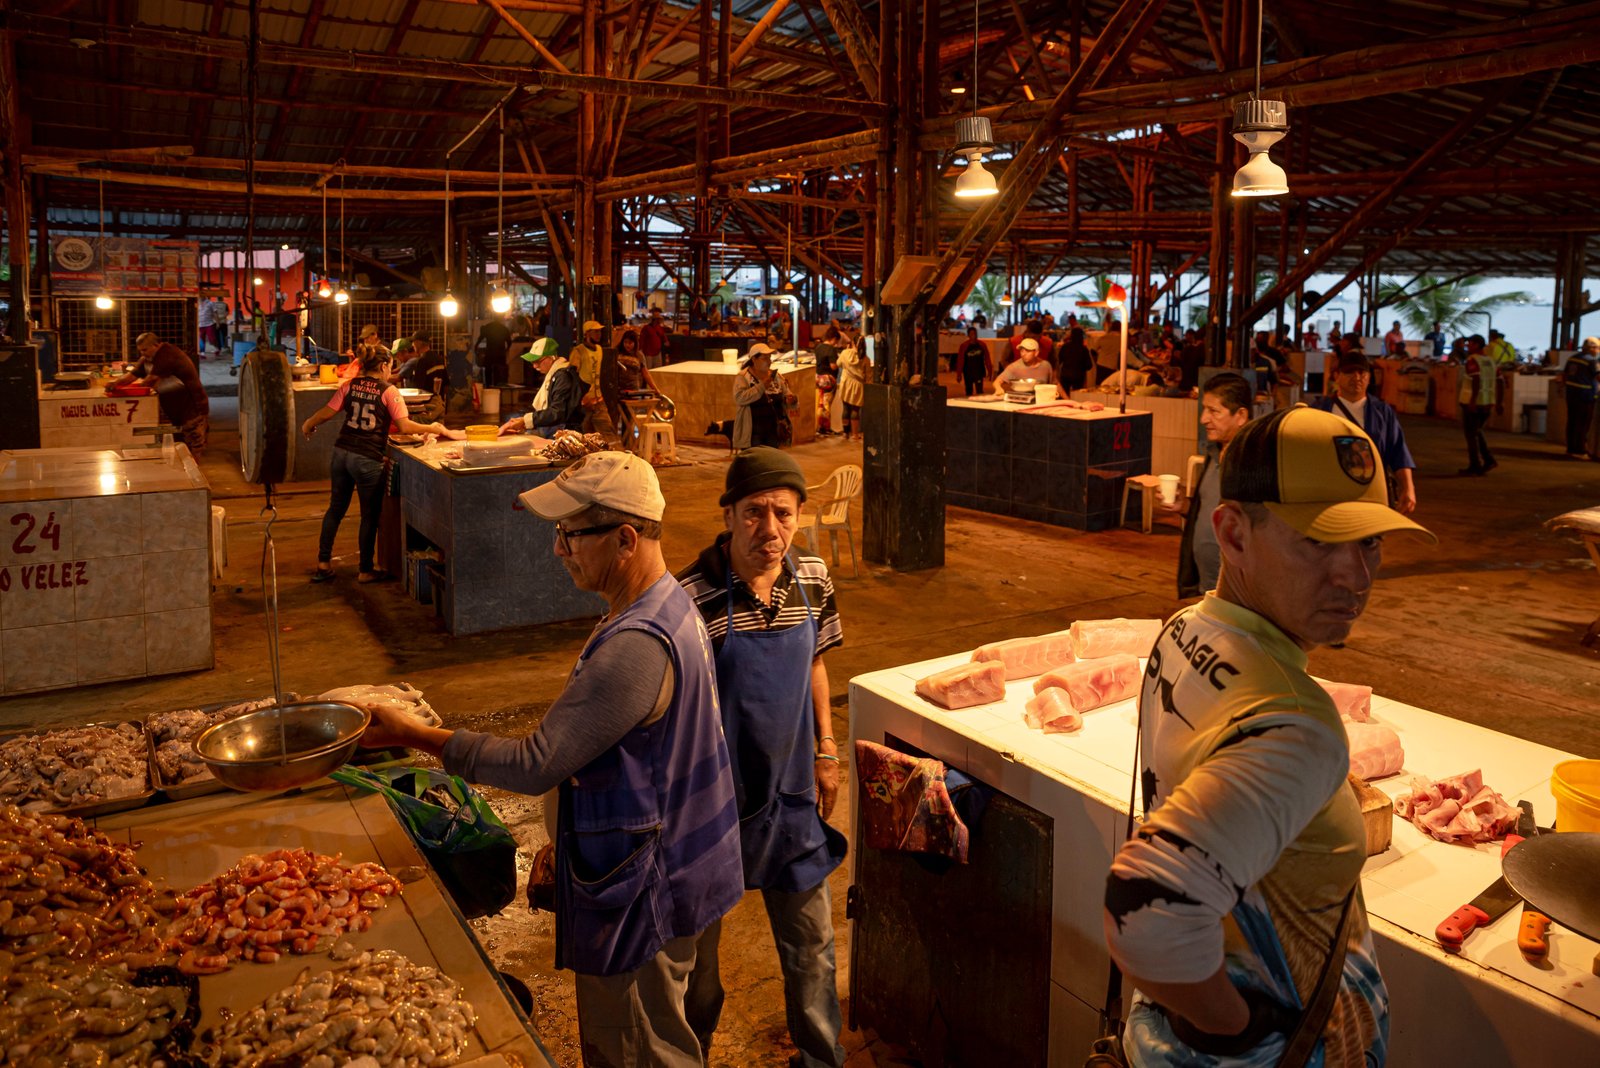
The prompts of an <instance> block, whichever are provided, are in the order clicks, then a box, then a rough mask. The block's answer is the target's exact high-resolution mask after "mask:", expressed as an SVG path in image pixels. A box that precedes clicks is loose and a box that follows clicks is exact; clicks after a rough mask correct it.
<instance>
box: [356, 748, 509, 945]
mask: <svg viewBox="0 0 1600 1068" xmlns="http://www.w3.org/2000/svg"><path fill="white" fill-rule="evenodd" d="M329 778H331V779H333V780H334V781H335V782H341V783H343V784H345V785H346V786H353V787H355V788H356V789H358V790H366V791H369V792H372V793H380V794H382V795H383V796H384V797H385V798H386V799H387V800H388V802H389V807H390V808H392V809H393V810H394V814H395V815H396V816H397V817H398V818H399V820H400V824H401V826H403V827H405V829H406V831H407V832H408V833H409V834H410V835H411V839H412V841H414V842H416V844H417V848H418V849H419V850H421V852H422V855H423V856H424V857H426V858H427V859H428V863H429V864H431V865H432V866H433V870H434V872H435V873H437V874H438V876H439V881H440V882H442V883H443V884H444V887H445V889H446V890H448V891H449V892H450V896H451V898H453V899H454V900H455V903H456V907H457V908H458V909H460V910H461V914H462V915H463V916H465V917H466V918H467V919H469V920H470V919H473V918H475V917H478V916H492V915H494V914H495V913H497V912H499V911H500V910H501V909H503V908H505V907H506V906H507V905H509V904H510V903H511V900H512V899H513V898H515V897H516V896H517V865H516V856H517V840H516V839H515V838H514V837H513V836H512V834H511V832H510V831H509V830H507V829H506V825H505V824H504V823H502V822H500V817H499V816H496V815H495V814H494V809H492V808H490V807H489V803H488V802H487V801H485V800H484V799H483V797H482V796H481V795H479V793H478V792H477V791H476V790H474V789H473V788H472V787H471V786H469V785H468V784H467V782H466V780H464V779H462V778H461V777H460V776H459V775H447V774H446V773H444V772H442V771H437V770H434V769H431V768H383V769H380V770H378V771H373V770H370V769H367V768H354V767H350V766H348V765H347V766H345V767H343V768H340V769H339V770H338V771H336V772H334V773H333V774H332V775H330V776H329ZM435 787H437V788H438V789H437V790H435V789H434V788H435ZM430 791H432V793H431V795H430V796H432V797H434V798H440V800H443V798H448V799H449V801H450V805H449V807H446V806H445V805H444V804H440V803H437V802H436V801H434V800H429V799H427V798H425V797H424V796H423V795H424V794H429V793H430ZM441 794H442V795H443V797H441Z"/></svg>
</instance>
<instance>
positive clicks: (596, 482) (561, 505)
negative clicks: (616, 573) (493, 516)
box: [517, 452, 667, 522]
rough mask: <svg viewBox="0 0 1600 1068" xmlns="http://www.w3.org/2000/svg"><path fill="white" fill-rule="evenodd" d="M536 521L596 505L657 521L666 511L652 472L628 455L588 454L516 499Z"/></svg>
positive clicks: (658, 483) (567, 514) (659, 487)
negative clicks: (534, 516) (537, 518)
mask: <svg viewBox="0 0 1600 1068" xmlns="http://www.w3.org/2000/svg"><path fill="white" fill-rule="evenodd" d="M517 500H519V501H521V502H522V504H523V507H525V508H527V509H528V511H530V512H532V513H533V514H534V515H536V516H538V517H539V518H540V519H550V520H558V519H565V518H567V517H568V516H572V515H577V514H578V513H579V512H581V511H583V510H584V509H585V508H588V507H589V506H590V505H595V504H598V505H600V506H601V507H602V508H609V509H611V510H612V511H614V512H623V513H626V514H627V515H636V516H638V517H639V518H640V519H654V520H656V521H658V522H659V521H660V519H661V516H662V515H663V514H664V513H665V512H666V510H667V499H666V498H665V497H663V496H662V495H661V483H660V482H658V481H657V480H656V472H655V469H654V468H653V467H651V466H650V465H649V464H648V463H646V462H645V461H644V460H641V459H640V458H639V457H637V456H635V455H633V454H632V453H629V452H592V453H590V454H589V455H587V456H581V457H579V458H578V459H577V460H575V461H573V463H572V465H571V466H570V467H568V468H567V469H566V470H565V471H563V472H561V474H560V475H558V476H556V478H554V479H552V480H551V481H549V482H546V483H545V484H544V485H542V486H535V487H534V488H533V489H531V490H528V491H527V492H525V493H521V494H519V495H518V496H517Z"/></svg>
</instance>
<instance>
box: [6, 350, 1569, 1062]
mask: <svg viewBox="0 0 1600 1068" xmlns="http://www.w3.org/2000/svg"><path fill="white" fill-rule="evenodd" d="M219 369H220V368H217V367H216V365H210V366H208V367H206V370H207V371H208V372H210V373H211V375H215V374H216V371H217V370H219ZM222 376H224V378H225V376H226V371H225V370H222ZM208 377H209V376H208ZM234 403H235V402H234V401H233V400H232V399H224V398H218V399H216V400H215V401H214V402H213V437H212V448H211V450H210V451H209V452H208V454H207V456H206V459H205V462H204V465H203V466H204V468H205V470H206V473H207V475H208V477H209V478H210V479H211V482H212V486H213V493H214V498H215V502H216V503H219V504H222V505H224V506H225V507H226V508H227V509H228V523H227V527H228V536H229V549H230V556H231V559H230V563H229V566H228V568H227V573H226V576H225V579H224V580H223V581H222V582H220V583H219V584H218V586H217V588H216V591H215V596H214V600H213V607H214V618H215V638H216V655H217V664H216V668H215V669H214V670H212V671H209V672H202V673H198V674H192V675H187V676H178V677H172V678H164V679H153V680H148V681H143V682H138V683H131V684H114V685H106V686H99V687H92V688H85V689H80V690H73V691H69V692H65V693H57V694H47V695H41V696H34V697H21V698H12V699H8V700H4V701H0V723H4V724H24V723H31V722H43V721H56V720H73V719H80V720H81V719H82V718H85V717H87V716H90V715H93V716H96V717H104V716H106V715H107V714H112V715H131V714H145V713H151V712H156V711H161V710H164V709H170V708H175V707H181V706H185V705H192V704H197V703H202V702H210V701H222V700H229V699H238V698H245V697H254V696H258V695H261V694H264V693H267V692H269V690H270V689H271V675H270V670H269V666H268V654H267V635H266V633H265V631H264V629H263V619H264V615H263V607H262V584H261V580H260V573H261V549H262V531H263V524H262V522H261V520H260V518H259V517H258V512H259V510H260V507H261V494H260V491H259V489H257V488H255V487H249V486H246V485H244V484H243V483H242V481H241V480H240V477H239V467H238V458H237V443H236V436H235V434H234V422H235V413H236V409H235V407H234ZM1405 425H1406V431H1407V434H1408V436H1409V438H1410V442H1411V447H1412V450H1413V452H1414V453H1415V454H1416V456H1417V460H1418V463H1419V464H1420V465H1421V468H1420V471H1419V477H1418V494H1419V497H1420V499H1421V509H1420V511H1419V516H1418V517H1419V519H1420V520H1421V521H1422V522H1423V523H1425V524H1426V525H1428V526H1430V527H1431V528H1432V529H1433V530H1434V531H1435V532H1436V533H1437V534H1439V536H1440V544H1439V545H1438V546H1437V547H1430V546H1427V545H1424V544H1422V543H1420V542H1418V541H1415V540H1413V539H1409V538H1398V537H1397V538H1393V539H1391V541H1390V544H1389V545H1388V546H1387V547H1386V552H1385V566H1384V569H1383V573H1382V577H1381V579H1380V582H1379V584H1378V587H1377V590H1376V592H1375V593H1374V595H1373V597H1372V600H1371V605H1370V607H1369V609H1368V612H1367V614H1366V616H1365V617H1364V619H1363V620H1362V621H1361V623H1360V624H1359V625H1358V627H1357V629H1356V631H1355V633H1354V635H1353V636H1352V638H1351V640H1350V642H1349V643H1348V644H1347V646H1346V647H1345V648H1343V649H1339V650H1321V651H1318V652H1317V653H1315V654H1313V656H1312V668H1313V670H1314V671H1316V672H1318V673H1319V674H1324V675H1327V676H1330V677H1332V678H1337V679H1344V680H1349V681H1360V682H1367V683H1370V684H1372V685H1373V686H1374V687H1376V688H1377V689H1378V690H1379V691H1380V692H1381V693H1384V694H1386V695H1388V696H1391V697H1395V698H1398V699H1400V700H1403V701H1407V702H1410V703H1412V704H1416V705H1420V706H1422V707H1425V708H1429V709H1433V710H1435V711H1438V712H1441V713H1443V714H1446V715H1450V716H1455V717H1457V718H1460V719H1464V720H1469V721H1472V722H1476V723H1482V724H1485V725H1487V726H1491V727H1494V728H1496V729H1499V730H1503V731H1506V732H1509V733H1512V734H1516V735H1519V736H1522V737H1526V738H1529V739H1531V740H1534V741H1537V742H1541V743H1544V744H1546V745H1552V746H1556V747H1559V748H1562V749H1567V750H1571V751H1573V752H1576V753H1579V754H1581V755H1584V756H1590V757H1596V756H1600V717H1597V716H1596V714H1595V711H1596V694H1597V689H1596V682H1597V678H1600V676H1597V674H1596V671H1595V667H1596V661H1597V654H1596V653H1594V652H1590V651H1587V650H1584V649H1583V648H1582V647H1580V646H1579V644H1578V639H1579V637H1580V636H1581V635H1582V633H1583V630H1584V628H1585V627H1586V626H1587V625H1588V624H1589V622H1590V620H1591V619H1593V618H1594V617H1595V614H1596V613H1597V612H1600V576H1597V575H1596V574H1595V569H1594V567H1593V565H1592V564H1591V563H1590V561H1589V559H1588V557H1587V555H1586V554H1585V553H1584V551H1583V549H1582V547H1581V545H1580V544H1579V543H1578V541H1577V540H1576V539H1575V538H1573V537H1571V536H1569V535H1566V534H1556V533H1551V532H1548V531H1546V530H1544V529H1543V526H1542V524H1543V522H1544V521H1545V520H1547V519H1549V518H1550V517H1551V516H1554V515H1557V514H1559V513H1561V512H1564V511H1567V510H1570V509H1573V508H1578V507H1586V506H1591V505H1594V504H1595V503H1596V502H1597V499H1600V465H1596V464H1587V463H1575V462H1570V461H1566V460H1564V459H1562V457H1561V455H1560V453H1561V450H1560V449H1559V448H1557V447H1555V446H1552V445H1549V444H1547V443H1545V442H1544V441H1542V440H1536V439H1532V438H1529V437H1526V436H1520V435H1505V434H1491V435H1490V437H1491V441H1492V442H1493V445H1494V448H1495V449H1496V451H1497V455H1498V456H1499V458H1500V467H1499V469H1498V470H1497V471H1495V472H1494V473H1493V474H1491V475H1490V476H1488V477H1487V478H1481V479H1469V478H1465V477H1459V476H1457V475H1456V474H1455V473H1454V472H1455V471H1456V470H1457V469H1458V468H1459V467H1461V466H1463V465H1464V463H1465V457H1464V452H1465V450H1464V445H1463V444H1462V442H1461V438H1460V433H1459V431H1458V429H1457V427H1456V426H1455V425H1454V424H1449V423H1444V422H1440V421H1436V420H1430V419H1420V418H1418V419H1412V418H1408V419H1406V421H1405ZM682 452H683V453H684V455H685V458H686V459H688V460H690V461H691V463H690V464H689V465H688V466H683V467H677V468H671V469H667V470H664V471H662V472H661V480H662V484H663V488H664V490H665V493H666V496H667V500H668V511H667V517H666V519H667V523H666V526H667V530H666V537H665V548H666V554H667V559H668V562H669V564H670V565H671V566H673V567H678V566H681V565H682V564H684V563H686V562H688V561H689V560H690V559H691V557H692V555H693V554H694V553H695V552H697V551H698V549H699V548H701V547H702V546H703V545H704V544H705V543H707V542H708V541H709V540H710V538H711V537H712V536H713V534H714V533H715V531H716V530H717V529H718V527H719V525H720V512H719V510H718V509H717V507H716V497H717V495H718V494H719V493H720V490H721V483H722V478H723V472H724V470H725V468H724V463H725V453H723V452H721V451H720V450H715V449H692V448H685V449H683V450H682ZM795 456H796V458H797V459H798V460H799V461H800V463H801V465H802V466H803V467H804V468H805V470H806V472H807V475H808V476H809V477H810V478H811V479H812V481H814V482H820V481H821V480H822V479H823V478H824V477H825V476H826V474H827V473H828V472H829V471H830V470H832V468H833V467H835V466H836V465H838V464H841V463H847V462H859V461H860V449H859V447H852V446H848V445H846V444H844V443H842V442H840V441H838V440H836V439H825V440H822V441H819V442H817V443H814V444H812V445H807V446H803V447H801V448H799V449H796V450H795ZM326 493H327V485H326V483H314V484H304V485H294V486H290V487H287V488H286V489H285V490H284V491H283V492H281V493H280V494H279V497H278V502H277V503H278V508H279V513H278V519H277V522H276V524H275V525H274V528H273V529H274V536H275V541H276V547H277V559H278V574H279V582H280V601H281V609H280V611H281V619H280V624H281V633H280V642H281V649H282V660H283V675H284V685H285V686H286V687H287V688H289V689H292V690H297V691H300V692H309V693H316V692H319V691H321V690H324V689H328V688H331V687H333V686H336V685H348V684H352V683H358V682H368V681H382V680H399V679H405V680H409V681H411V682H413V683H415V684H416V685H418V686H421V687H422V688H423V689H424V690H426V692H427V695H428V698H429V700H430V701H431V702H432V703H433V705H434V706H435V707H436V708H438V709H439V710H440V712H441V713H442V714H443V715H444V717H445V719H446V722H447V724H449V725H453V726H461V727H470V728H473V729H478V730H492V731H496V732H499V733H502V734H508V735H517V734H520V733H524V732H526V731H528V730H530V729H532V728H533V727H534V726H535V725H536V724H537V723H538V721H539V719H540V717H541V716H542V715H543V712H544V710H545V708H546V707H547V706H548V704H549V702H550V701H551V700H552V699H553V698H554V697H555V695H556V694H557V693H558V692H559V690H560V687H561V683H562V679H563V678H564V676H565V674H566V672H567V669H568V668H569V667H570V664H571V660H572V658H573V656H574V655H575V653H576V651H577V650H578V648H579V647H580V645H581V644H582V642H583V640H584V638H585V636H586V635H587V633H588V631H589V624H588V623H585V622H578V623H572V624H564V625H556V626H548V627H543V628H536V629H529V630H523V631H513V632H506V633H498V634H490V635H483V636H478V637H470V638H451V637H450V636H448V635H446V634H443V633H441V632H440V631H439V630H438V629H437V627H436V625H435V623H434V622H433V618H432V615H431V612H430V611H429V610H427V609H424V608H423V607H422V606H420V605H417V604H415V603H413V602H411V601H410V600H408V599H407V598H406V597H405V595H404V594H403V593H401V591H400V589H399V587H398V586H396V585H393V584H389V585H375V586H358V585H357V584H356V583H355V582H354V571H355V567H354V552H355V546H354V541H355V519H354V516H352V517H351V518H350V519H349V520H348V521H347V522H346V524H345V527H344V529H343V530H341V532H340V540H339V543H338V546H337V548H336V552H337V553H338V554H340V558H339V559H338V560H337V561H336V566H338V567H339V568H340V572H341V574H340V579H339V580H338V581H336V582H335V583H333V584H331V585H326V586H314V585H311V584H309V583H308V582H307V581H306V577H307V575H308V574H309V573H310V571H311V569H312V566H313V561H314V559H315V544H316V535H317V529H318V524H319V521H320V518H321V515H322V511H323V508H324V505H325V501H326ZM856 522H857V528H856V529H857V536H858V538H859V529H860V528H859V516H857V517H856ZM946 538H947V561H948V563H947V566H945V567H944V568H942V569H939V570H934V571H927V572H920V573H915V574H897V573H895V572H892V571H889V570H886V569H884V568H880V567H875V566H872V565H866V564H863V565H862V567H861V569H860V575H859V577H852V576H851V574H850V567H849V564H848V562H847V561H846V563H845V566H844V568H843V572H842V573H840V574H837V575H836V580H837V586H838V599H839V606H840V610H841V612H842V614H843V617H844V626H845V645H844V647H843V648H841V649H838V650H836V651H834V652H833V653H831V654H830V655H829V658H828V660H829V672H830V679H831V683H832V690H833V701H834V708H835V717H836V718H835V731H834V733H835V734H836V735H837V736H838V737H840V738H844V737H846V736H847V735H848V733H849V728H848V709H847V706H846V691H847V684H848V681H849V679H850V678H851V676H853V675H856V674H859V673H861V672H864V671H869V670H874V669H877V668H882V667H886V666H890V665H894V664H899V663H906V662H910V661H915V660H921V659H924V658H927V657H931V656H936V655H940V654H944V653H949V652H955V651H960V650H964V649H970V648H972V647H973V646H975V645H977V644H979V643H980V642H984V641H989V640H992V639H997V638H1002V637H1007V636H1014V635H1023V634H1032V633H1038V632H1042V631H1046V630H1051V629H1056V628H1060V627H1064V626H1066V625H1067V624H1068V623H1070V622H1071V621H1072V620H1073V619H1076V618H1080V617H1084V618H1097V617H1102V616H1117V615H1124V616H1156V615H1165V614H1167V613H1170V612H1171V611H1173V610H1174V609H1175V608H1177V607H1178V604H1179V602H1178V601H1177V600H1176V599H1175V598H1174V596H1173V570H1174V559H1175V556H1176V552H1177V546H1178V528H1177V526H1176V524H1175V523H1171V522H1158V525H1157V527H1156V530H1155V532H1154V533H1152V534H1150V535H1145V534H1143V533H1140V532H1139V531H1138V530H1137V529H1135V528H1132V527H1130V528H1125V529H1122V530H1116V531H1109V532H1104V533H1100V534H1093V535H1081V534H1076V533H1073V532H1069V531H1063V530H1058V529H1055V528H1051V527H1046V526H1041V525H1036V524H1032V523H1026V522H1021V521H1017V520H1010V519H1003V518H1000V517H995V516H988V515H984V514H981V513H976V512H968V511H964V510H961V509H951V510H950V511H949V513H948V515H947V517H946ZM1024 561H1026V563H1024ZM1463 770H1465V769H1463ZM846 780H847V782H848V772H847V775H846ZM489 793H490V796H491V799H492V801H493V803H494V804H495V806H496V808H497V809H498V810H499V811H500V812H501V814H502V815H503V816H504V818H505V819H506V821H507V823H508V824H510V825H511V826H512V827H513V829H514V830H515V831H516V832H517V834H518V836H519V838H520V839H521V841H522V842H523V844H524V845H525V846H526V847H527V849H526V850H525V853H524V856H523V860H524V862H526V860H527V858H529V857H531V855H532V851H533V850H534V849H536V848H537V847H538V846H539V845H541V844H542V843H543V841H544V834H543V830H542V823H541V819H540V806H539V803H538V801H537V800H536V799H530V798H520V797H514V796H511V795H507V794H504V793H501V792H498V791H490V792H489ZM847 812H848V796H847V795H846V796H845V797H842V798H841V803H840V806H839V809H838V811H837V812H836V814H835V817H834V821H833V822H834V823H835V824H836V825H838V826H839V827H840V828H841V829H843V828H844V826H845V822H846V819H845V816H846V813H847ZM831 885H832V888H833V892H834V901H835V906H836V907H835V919H836V921H837V923H836V926H837V933H838V956H839V964H840V969H839V970H840V991H841V994H842V995H847V994H848V990H849V967H848V961H849V931H848V928H847V926H846V925H845V924H844V923H843V908H842V902H843V900H844V896H845V895H844V891H845V888H846V885H847V879H846V873H845V871H844V870H843V869H841V870H840V871H839V872H837V873H835V875H834V877H833V880H832V884H831ZM473 926H474V929H475V930H476V931H477V933H478V936H479V938H480V939H481V940H482V941H483V943H484V945H485V947H486V949H487V950H488V952H489V953H490V955H491V956H492V957H493V958H494V959H495V960H496V962H497V963H498V964H499V965H500V966H501V967H503V968H505V969H506V970H508V971H511V972H514V973H516V974H518V975H520V976H522V977H523V978H525V979H526V980H527V981H528V982H529V985H530V986H532V987H533V989H534V992H535V996H536V998H537V1001H538V1008H537V1012H536V1023H537V1025H538V1027H539V1029H540V1032H541V1034H542V1035H543V1036H544V1039H545V1042H546V1044H547V1046H548V1047H549V1049H550V1051H551V1053H552V1055H553V1056H554V1057H555V1058H556V1059H557V1061H558V1062H559V1063H561V1064H563V1065H574V1064H577V1063H578V1045H577V1036H576V1021H575V1017H574V1013H573V1007H572V984H571V980H570V975H568V974H564V973H559V972H555V971H554V970H553V968H552V967H551V961H552V945H551V935H552V930H551V922H550V919H549V917H548V915H547V914H530V913H529V912H528V911H527V910H526V908H525V907H523V906H522V905H521V904H520V902H519V903H518V904H515V905H513V906H511V907H510V908H508V909H507V910H506V911H505V912H504V913H503V914H502V915H501V916H499V917H495V918H493V919H489V920H479V921H475V922H474V924H473ZM724 931H725V933H724V937H723V947H724V948H723V975H724V982H725V983H726V984H727V987H728V1002H727V1008H726V1011H725V1013H724V1017H723V1027H722V1029H721V1030H720V1031H719V1032H718V1039H717V1042H718V1044H717V1047H716V1049H715V1050H714V1051H713V1057H712V1061H713V1063H714V1064H717V1065H729V1066H732V1065H739V1066H757V1065H759V1066H766V1065H782V1064H784V1063H786V1060H787V1057H788V1055H789V1053H790V1052H791V1047H790V1046H789V1044H788V1040H787V1036H786V1034H785V1027H784V1021H783V1003H782V995H781V989H780V985H779V981H778V977H777V966H776V961H775V958H774V955H773V951H772V949H771V940H770V936H769V934H768V933H767V930H766V924H765V917H764V915H763V912H762V909H761V905H760V902H759V901H757V900H754V899H753V898H747V900H746V901H745V902H744V903H743V904H741V905H740V906H739V908H738V909H736V910H735V912H734V913H733V915H732V916H731V918H730V919H729V920H728V921H727V923H726V924H725V927H724ZM847 1018H848V1008H847ZM871 1039H872V1036H863V1035H860V1034H856V1033H853V1032H852V1033H847V1034H846V1036H845V1044H846V1047H847V1049H849V1050H850V1051H851V1054H852V1055H851V1065H852V1068H862V1066H865V1065H886V1064H895V1063H902V1060H901V1057H900V1056H898V1055H897V1053H896V1051H895V1050H894V1049H892V1048H891V1047H889V1046H887V1045H886V1044H884V1043H882V1042H877V1041H875V1040H871Z"/></svg>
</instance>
